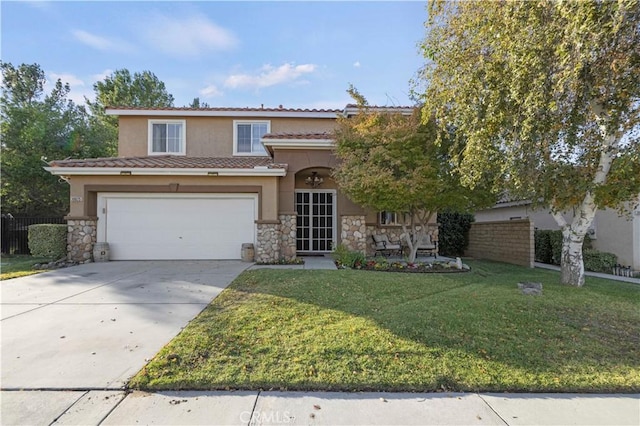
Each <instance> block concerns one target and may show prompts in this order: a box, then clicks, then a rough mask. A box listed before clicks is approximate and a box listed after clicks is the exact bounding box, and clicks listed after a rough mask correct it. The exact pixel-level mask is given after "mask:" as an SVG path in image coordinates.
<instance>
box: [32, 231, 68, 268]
mask: <svg viewBox="0 0 640 426" xmlns="http://www.w3.org/2000/svg"><path fill="white" fill-rule="evenodd" d="M29 251H31V255H32V256H35V257H48V258H50V259H56V260H57V259H62V258H64V257H66V256H67V225H60V224H52V223H43V224H37V225H31V226H29Z"/></svg>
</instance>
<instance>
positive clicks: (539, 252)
mask: <svg viewBox="0 0 640 426" xmlns="http://www.w3.org/2000/svg"><path fill="white" fill-rule="evenodd" d="M551 232H552V231H549V230H547V229H536V230H535V232H534V241H535V259H536V262H542V263H551V259H552V254H551V235H550V233H551Z"/></svg>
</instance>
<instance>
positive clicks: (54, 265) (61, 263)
mask: <svg viewBox="0 0 640 426" xmlns="http://www.w3.org/2000/svg"><path fill="white" fill-rule="evenodd" d="M79 264H80V262H76V261H73V260H67V259H66V258H62V259H59V260H55V261H53V262H49V263H36V264H35V265H33V269H35V270H51V269H60V268H67V267H69V266H76V265H79Z"/></svg>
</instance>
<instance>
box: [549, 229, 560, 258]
mask: <svg viewBox="0 0 640 426" xmlns="http://www.w3.org/2000/svg"><path fill="white" fill-rule="evenodd" d="M549 243H550V244H551V263H553V264H554V265H559V264H560V262H561V261H562V231H551V232H550V233H549Z"/></svg>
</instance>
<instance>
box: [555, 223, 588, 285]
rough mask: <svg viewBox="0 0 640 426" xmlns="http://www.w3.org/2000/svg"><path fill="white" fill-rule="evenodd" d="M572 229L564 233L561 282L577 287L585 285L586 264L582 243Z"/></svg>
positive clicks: (567, 229) (582, 239) (565, 230)
mask: <svg viewBox="0 0 640 426" xmlns="http://www.w3.org/2000/svg"><path fill="white" fill-rule="evenodd" d="M583 241H584V235H583V236H582V238H580V236H579V235H576V234H574V232H573V231H572V229H571V228H570V227H568V228H566V229H564V230H563V231H562V257H561V261H560V282H561V283H562V284H569V285H573V286H576V287H582V286H583V285H584V262H583V260H582V243H583Z"/></svg>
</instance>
